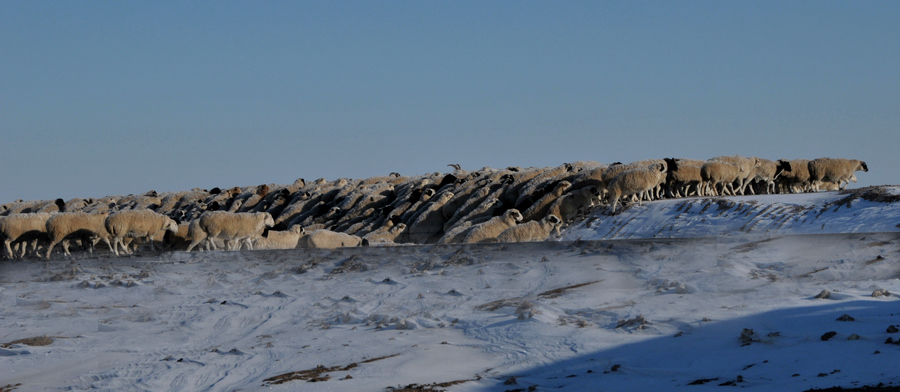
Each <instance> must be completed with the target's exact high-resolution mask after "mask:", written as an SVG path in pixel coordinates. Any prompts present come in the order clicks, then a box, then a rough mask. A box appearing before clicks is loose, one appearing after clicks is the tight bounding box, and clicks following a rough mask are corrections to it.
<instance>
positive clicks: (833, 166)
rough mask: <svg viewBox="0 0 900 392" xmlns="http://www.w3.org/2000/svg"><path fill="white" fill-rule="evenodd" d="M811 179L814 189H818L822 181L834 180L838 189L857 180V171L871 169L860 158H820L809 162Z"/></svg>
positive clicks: (808, 167)
mask: <svg viewBox="0 0 900 392" xmlns="http://www.w3.org/2000/svg"><path fill="white" fill-rule="evenodd" d="M807 169H808V170H809V180H810V182H811V187H812V189H813V191H818V190H819V188H820V187H821V184H822V182H834V183H837V184H838V189H844V188H845V187H846V186H847V185H849V184H850V182H856V174H855V173H854V172H857V171H860V170H862V171H865V172H868V171H869V167H868V166H867V165H866V163H865V162H863V161H860V160H858V159H844V158H818V159H813V160H811V161H809V163H807Z"/></svg>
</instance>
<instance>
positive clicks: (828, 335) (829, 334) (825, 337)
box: [822, 331, 837, 342]
mask: <svg viewBox="0 0 900 392" xmlns="http://www.w3.org/2000/svg"><path fill="white" fill-rule="evenodd" d="M835 335H837V332H834V331H831V332H825V334H824V335H822V341H823V342H827V341H828V339H831V338H833V337H835Z"/></svg>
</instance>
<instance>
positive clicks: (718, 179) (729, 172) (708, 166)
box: [700, 161, 747, 196]
mask: <svg viewBox="0 0 900 392" xmlns="http://www.w3.org/2000/svg"><path fill="white" fill-rule="evenodd" d="M746 172H747V167H746V166H742V165H738V164H736V163H730V162H722V161H710V162H706V163H704V164H703V166H701V167H700V176H701V178H702V179H703V194H704V195H709V196H719V195H725V194H729V193H730V194H732V195H735V194H736V192H735V189H734V183H735V182H736V181H738V180H739V179H741V178H743V176H745V175H746ZM720 184H721V186H722V189H721V190H719V185H720Z"/></svg>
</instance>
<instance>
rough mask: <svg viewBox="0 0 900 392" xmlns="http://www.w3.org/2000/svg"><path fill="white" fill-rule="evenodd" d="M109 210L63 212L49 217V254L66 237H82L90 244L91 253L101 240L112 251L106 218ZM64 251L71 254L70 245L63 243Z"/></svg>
mask: <svg viewBox="0 0 900 392" xmlns="http://www.w3.org/2000/svg"><path fill="white" fill-rule="evenodd" d="M108 216H109V213H108V212H103V213H99V214H89V213H86V212H61V213H58V214H54V215H53V216H51V217H50V219H47V224H46V228H47V236H48V237H50V245H48V246H47V256H46V258H47V259H49V258H50V253H51V252H53V247H55V246H56V244H58V243H59V242H60V241H62V240H64V239H72V238H77V239H81V241H82V244H83V245H84V244H89V246H90V248H89V249H90V251H91V253H93V252H94V245H95V244H96V243H97V241H99V240H103V241H104V242H106V245H107V246H109V251H110V252H112V251H113V249H112V242H111V241H110V240H109V232H107V231H106V225H105V224H104V223H105V222H106V218H107V217H108ZM63 251H64V252H65V255H66V256H71V255H72V254H71V253H69V246H68V244H67V243H63Z"/></svg>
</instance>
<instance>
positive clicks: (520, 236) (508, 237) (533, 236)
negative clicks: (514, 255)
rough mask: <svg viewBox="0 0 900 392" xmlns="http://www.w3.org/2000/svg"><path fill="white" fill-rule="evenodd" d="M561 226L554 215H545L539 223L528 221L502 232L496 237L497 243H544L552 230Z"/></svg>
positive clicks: (560, 221) (560, 222)
mask: <svg viewBox="0 0 900 392" xmlns="http://www.w3.org/2000/svg"><path fill="white" fill-rule="evenodd" d="M560 225H562V220H560V219H559V218H558V217H557V216H556V215H552V214H551V215H547V216H546V217H544V219H541V220H539V221H534V220H533V221H528V222H525V223H522V224H518V225H515V226H513V227H510V228H508V229H506V230H504V231H503V232H502V233H500V235H498V236H497V241H499V242H536V241H546V240H547V238H550V234H551V233H553V230H555V229H558V228H559V226H560Z"/></svg>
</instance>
